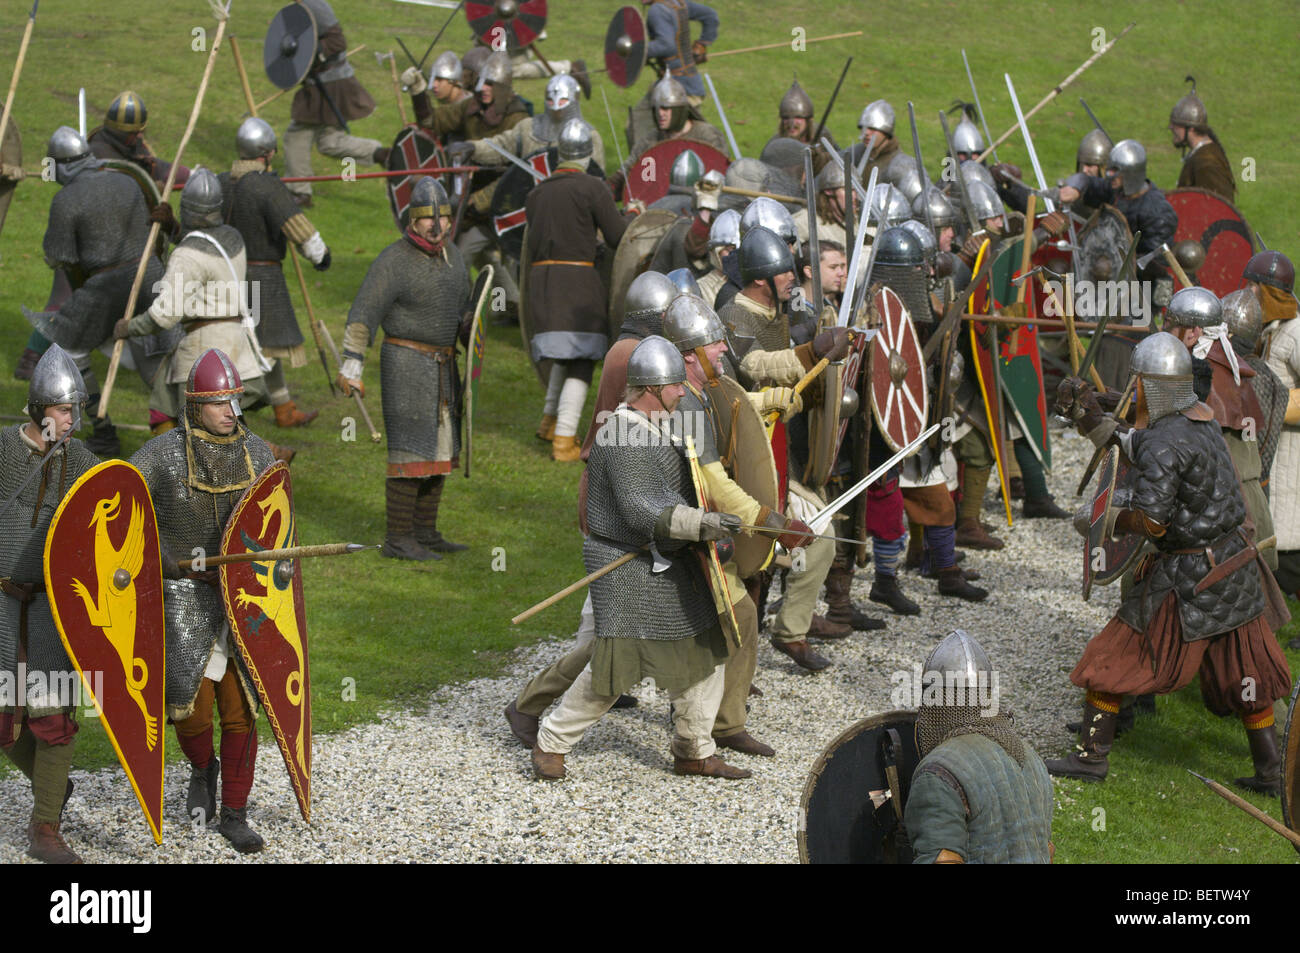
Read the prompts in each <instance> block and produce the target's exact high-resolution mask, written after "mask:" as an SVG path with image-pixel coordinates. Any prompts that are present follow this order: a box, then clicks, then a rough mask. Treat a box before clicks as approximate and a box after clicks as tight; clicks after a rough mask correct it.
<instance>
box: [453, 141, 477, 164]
mask: <svg viewBox="0 0 1300 953" xmlns="http://www.w3.org/2000/svg"><path fill="white" fill-rule="evenodd" d="M472 155H474V143H472V142H453V143H452V144H451V145H449V146H448V147H447V161H448V162H450V163H451V164H452V165H468V164H469V160H470V157H471V156H472Z"/></svg>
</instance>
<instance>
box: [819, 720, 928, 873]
mask: <svg viewBox="0 0 1300 953" xmlns="http://www.w3.org/2000/svg"><path fill="white" fill-rule="evenodd" d="M916 715H917V712H916V709H913V708H895V709H892V710H890V711H882V712H878V713H877V714H875V715H868V716H867V717H866V718H862V719H860V720H858V721H855V722H854V723H853V724H851V725H849V727H847V728H845V729H844V730H843V731H841V732H840V733H839V734H838V735H836V736H835V737H834V738H833V739H832V740H831V742H830V743H829V744H828V745H826V747H825V748H823V749H822V752H821V754H819V755H818V756H817V760H815V761H814V762H813V765H812V767H811V768H810V769H809V771H808V779H807V780H806V781H804V786H803V791H802V792H801V793H800V795H799V821H800V823H799V826H798V830H797V832H796V838H797V840H798V844H799V863H801V864H811V863H812V860H811V859H810V858H809V856H808V804H809V802H810V801H811V800H812V796H813V793H814V791H816V789H817V782H818V781H819V780H820V779H821V776H822V774H823V772H825V770H826V768H827V767H828V766H829V764H830V762H831V760H832V759H833V758H834V757H835V752H836V751H837V750H838V749H839V748H840V747H841V746H843V745H844V744H846V743H847V742H849V741H852V740H853V739H854V738H856V737H857V736H858V735H860V734H862V732H864V731H866V730H867V729H868V728H875V727H877V726H878V725H891V724H893V723H894V722H904V723H906V724H909V725H911V726H912V733H911V735H910V737H911V738H912V744H913V747H916V748H917V752H916V754H917V764H920V762H921V752H920V748H919V746H917V745H916V736H915V727H916ZM909 785H910V779H909ZM904 807H906V802H904Z"/></svg>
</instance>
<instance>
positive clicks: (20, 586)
mask: <svg viewBox="0 0 1300 953" xmlns="http://www.w3.org/2000/svg"><path fill="white" fill-rule="evenodd" d="M44 591H45V583H43V582H14V581H13V580H12V579H6V578H2V577H0V592H3V593H4V594H5V595H6V596H11V597H12V598H14V599H17V600H18V601H19V602H21V603H23V604H24V605H26V604H27V603H29V602H31V601H32V599H33V598H34V597H35V595H36V593H38V592H44Z"/></svg>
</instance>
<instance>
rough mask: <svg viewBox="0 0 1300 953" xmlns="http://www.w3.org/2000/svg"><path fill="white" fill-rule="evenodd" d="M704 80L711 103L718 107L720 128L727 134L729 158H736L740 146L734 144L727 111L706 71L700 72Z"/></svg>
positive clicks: (734, 138) (734, 140)
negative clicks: (729, 147) (710, 96)
mask: <svg viewBox="0 0 1300 953" xmlns="http://www.w3.org/2000/svg"><path fill="white" fill-rule="evenodd" d="M702 75H703V76H704V82H706V83H707V84H708V86H709V93H710V94H711V95H712V96H713V105H715V106H717V107H718V118H719V119H721V120H722V130H723V131H724V132H725V133H726V134H727V142H729V143H731V158H732V160H733V161H734V160H736V159H739V158H740V146H738V145H736V137H735V135H733V134H732V132H731V123H729V122H727V112H726V110H725V109H723V108H722V100H721V99H719V98H718V91H717V89H715V88H714V86H713V77H711V76H710V75H709V74H708V73H704V74H702Z"/></svg>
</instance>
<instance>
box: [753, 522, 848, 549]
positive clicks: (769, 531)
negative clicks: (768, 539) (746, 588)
mask: <svg viewBox="0 0 1300 953" xmlns="http://www.w3.org/2000/svg"><path fill="white" fill-rule="evenodd" d="M736 528H737V529H745V530H750V531H752V532H758V533H762V534H763V535H765V536H768V535H771V536H779V535H781V534H783V533H786V532H793V530H783V529H775V528H773V527H771V526H751V525H750V524H748V523H741V524H740V525H739V526H737V527H736ZM805 535H807V536H811V537H812V538H813V539H833V540H834V541H835V542H837V543H855V544H857V545H858V546H865V545H867V540H865V539H849V538H848V537H847V536H825V535H823V534H821V533H806V534H805Z"/></svg>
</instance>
